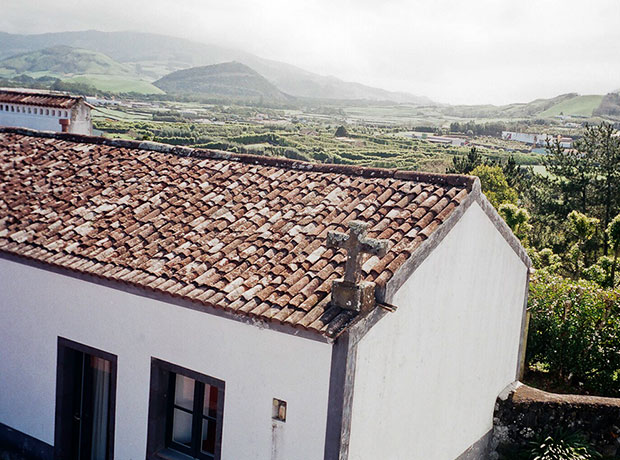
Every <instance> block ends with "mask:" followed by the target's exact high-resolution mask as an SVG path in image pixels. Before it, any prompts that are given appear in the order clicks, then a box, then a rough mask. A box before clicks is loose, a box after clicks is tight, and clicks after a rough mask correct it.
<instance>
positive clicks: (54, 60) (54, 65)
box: [0, 46, 133, 75]
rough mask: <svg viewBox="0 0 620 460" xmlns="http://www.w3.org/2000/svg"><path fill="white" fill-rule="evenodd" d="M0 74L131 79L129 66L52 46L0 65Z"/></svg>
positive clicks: (94, 53) (87, 53) (94, 55)
mask: <svg viewBox="0 0 620 460" xmlns="http://www.w3.org/2000/svg"><path fill="white" fill-rule="evenodd" d="M0 69H2V71H3V72H12V73H14V74H15V75H17V74H36V73H40V72H46V73H47V74H50V75H51V74H55V75H81V74H98V75H133V71H132V69H131V67H130V66H127V65H125V64H121V63H119V62H116V61H115V60H113V59H112V58H110V57H108V56H106V55H105V54H102V53H98V52H96V51H91V50H84V49H79V48H71V47H68V46H56V47H52V48H46V49H42V50H38V51H33V52H30V53H24V54H20V55H17V56H13V57H10V58H7V59H3V60H2V61H0Z"/></svg>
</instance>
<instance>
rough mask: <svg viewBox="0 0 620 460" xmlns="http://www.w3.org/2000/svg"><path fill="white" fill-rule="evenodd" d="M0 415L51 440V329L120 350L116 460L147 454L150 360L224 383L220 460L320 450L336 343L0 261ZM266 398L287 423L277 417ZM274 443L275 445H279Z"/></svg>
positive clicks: (311, 455)
mask: <svg viewBox="0 0 620 460" xmlns="http://www.w3.org/2000/svg"><path fill="white" fill-rule="evenodd" d="M0 317H1V320H0V338H1V339H2V350H1V355H0V388H1V389H2V390H1V391H0V423H2V424H5V425H8V426H10V427H12V428H15V429H17V430H19V431H21V432H23V433H25V434H27V435H30V436H33V437H35V438H37V439H39V440H42V441H44V442H46V443H48V444H53V442H54V412H55V391H56V389H55V386H56V359H57V356H56V355H57V338H58V336H62V337H65V338H68V339H71V340H73V341H76V342H80V343H83V344H86V345H89V346H91V347H94V348H98V349H101V350H103V351H106V352H109V353H113V354H116V355H117V356H118V386H117V399H116V429H115V454H116V455H115V458H117V459H122V460H129V459H134V460H138V459H139V460H143V459H144V458H145V452H146V435H147V419H148V417H147V415H148V398H149V383H150V366H151V357H156V358H159V359H162V360H164V361H168V362H171V363H174V364H177V365H179V366H182V367H185V368H189V369H192V370H195V371H198V372H200V373H203V374H207V375H210V376H212V377H215V378H218V379H221V380H224V381H225V382H226V390H225V405H224V425H223V440H222V443H223V447H222V458H223V459H271V460H283V459H296V458H297V459H321V458H323V448H324V439H325V427H326V416H327V399H328V386H329V373H330V362H331V345H328V344H327V343H323V342H319V341H315V340H310V339H307V338H301V337H295V336H292V335H290V334H285V333H281V332H276V331H273V330H267V329H261V328H258V327H255V326H253V325H249V324H245V323H241V322H238V321H233V320H230V319H225V318H221V317H218V316H214V315H210V314H207V313H203V312H199V311H195V310H192V309H188V308H183V307H179V306H176V305H172V304H169V303H165V302H161V301H157V300H153V299H150V298H147V297H142V296H138V295H133V294H130V293H127V292H123V291H120V290H117V289H112V288H110V287H105V286H101V285H98V284H94V283H89V282H86V281H82V280H79V279H76V278H72V277H69V276H64V275H60V274H57V273H53V272H50V271H47V270H42V269H39V268H34V267H31V266H27V265H24V264H21V263H17V262H14V261H10V260H7V259H4V258H0ZM272 398H279V399H283V400H285V401H287V403H288V413H287V421H286V423H284V424H280V423H279V422H275V423H277V426H276V427H275V428H274V427H273V426H272V420H271V415H272V412H271V411H272ZM274 446H275V447H274Z"/></svg>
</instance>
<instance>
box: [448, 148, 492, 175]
mask: <svg viewBox="0 0 620 460" xmlns="http://www.w3.org/2000/svg"><path fill="white" fill-rule="evenodd" d="M485 163H486V162H485V160H484V158H483V157H482V155H480V154H479V153H478V150H476V147H472V148H471V150H470V151H469V153H468V154H467V156H455V157H453V158H452V167H451V168H448V171H447V172H448V174H470V173H471V172H472V171H473V170H474V169H475V168H476V167H477V166H480V165H482V164H485Z"/></svg>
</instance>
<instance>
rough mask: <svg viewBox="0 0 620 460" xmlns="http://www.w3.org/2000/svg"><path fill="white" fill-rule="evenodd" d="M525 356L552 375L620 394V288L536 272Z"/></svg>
mask: <svg viewBox="0 0 620 460" xmlns="http://www.w3.org/2000/svg"><path fill="white" fill-rule="evenodd" d="M529 309H530V312H531V320H530V330H529V338H528V349H527V359H528V362H529V363H530V364H533V363H542V364H544V365H545V366H546V367H547V368H548V369H549V371H550V372H551V373H552V375H553V376H554V378H555V379H557V380H558V381H562V382H565V383H568V384H570V385H572V386H580V387H582V388H584V389H585V390H586V391H588V392H591V393H596V394H601V395H604V396H620V290H619V289H616V290H612V289H603V288H601V287H600V286H599V285H597V284H596V283H593V282H591V281H585V280H580V281H574V280H569V279H566V278H562V277H560V276H557V275H553V274H549V273H545V270H542V271H540V272H538V273H537V275H536V276H535V278H534V279H533V280H532V283H531V285H530V297H529Z"/></svg>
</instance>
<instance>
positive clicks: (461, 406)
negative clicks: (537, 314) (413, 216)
mask: <svg viewBox="0 0 620 460" xmlns="http://www.w3.org/2000/svg"><path fill="white" fill-rule="evenodd" d="M526 279H527V267H526V266H525V264H524V263H523V262H522V261H521V259H519V257H518V256H517V255H516V254H515V252H514V251H513V249H512V248H511V247H510V246H509V245H508V243H506V241H505V240H504V238H503V237H502V236H501V234H500V233H499V232H498V231H497V230H496V228H495V227H494V225H493V223H492V222H491V221H490V220H489V218H488V217H487V216H486V214H485V213H484V211H483V210H482V209H481V207H480V206H479V205H478V204H477V203H473V204H472V205H471V207H470V208H469V209H468V210H467V211H466V212H465V214H464V215H463V217H462V218H461V220H460V221H459V222H458V223H457V224H456V225H455V227H454V228H453V229H452V231H451V232H450V233H449V234H448V235H447V236H446V237H445V239H444V240H443V241H442V242H441V243H440V244H439V245H438V247H437V248H436V249H435V250H434V251H433V252H432V253H431V254H430V255H429V257H428V258H427V259H426V260H425V261H424V262H423V263H422V264H421V265H420V267H419V268H418V269H417V270H416V271H415V272H414V273H413V275H412V276H411V277H410V278H409V279H408V280H407V281H406V282H405V284H404V285H403V286H402V287H401V288H400V289H399V290H398V292H397V293H396V295H395V296H394V299H393V304H394V305H396V306H397V307H398V310H397V311H396V312H395V313H390V314H387V315H386V316H385V317H383V318H382V319H381V320H380V321H379V322H378V323H377V324H376V325H375V326H374V327H373V328H372V329H371V330H370V331H369V332H368V333H367V335H366V336H365V337H364V338H362V339H361V341H360V343H359V344H358V350H357V363H356V373H355V387H354V396H353V407H352V419H351V435H350V444H349V459H350V460H361V459H368V458H386V459H401V458H407V459H420V460H428V459H433V460H453V459H455V458H456V457H458V456H459V455H460V454H461V453H463V452H464V451H465V450H466V449H467V448H468V447H469V446H470V445H472V444H473V443H475V442H476V441H477V440H479V439H480V438H481V437H483V436H484V435H485V434H486V433H488V432H489V430H491V429H492V422H493V409H494V404H495V400H496V397H497V395H498V394H499V393H500V391H501V390H502V389H503V388H504V387H505V386H506V385H508V384H509V383H511V382H512V381H514V380H515V376H516V372H517V367H518V366H517V360H518V351H519V343H520V338H521V322H522V315H523V306H524V296H525V284H526Z"/></svg>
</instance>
